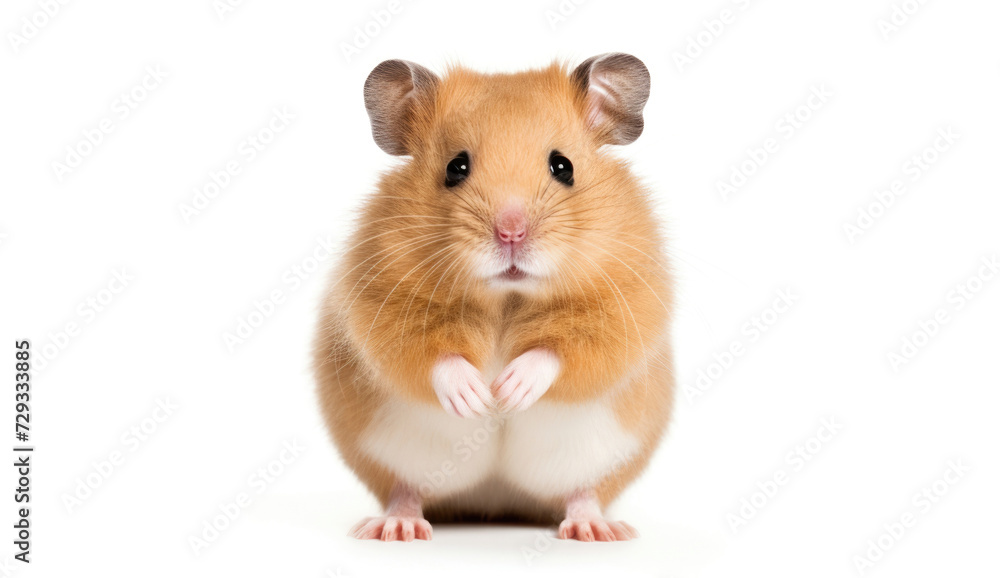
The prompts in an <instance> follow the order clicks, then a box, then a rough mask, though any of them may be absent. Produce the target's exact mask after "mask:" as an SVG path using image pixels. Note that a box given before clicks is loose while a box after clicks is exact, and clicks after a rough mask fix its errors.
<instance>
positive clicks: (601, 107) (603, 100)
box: [587, 74, 614, 128]
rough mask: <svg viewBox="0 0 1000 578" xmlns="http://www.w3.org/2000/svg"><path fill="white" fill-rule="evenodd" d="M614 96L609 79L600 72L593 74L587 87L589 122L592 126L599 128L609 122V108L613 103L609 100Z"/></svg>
mask: <svg viewBox="0 0 1000 578" xmlns="http://www.w3.org/2000/svg"><path fill="white" fill-rule="evenodd" d="M613 98H614V96H613V94H612V93H611V87H610V86H609V85H608V83H607V81H606V80H605V79H603V78H602V77H601V76H600V75H598V74H594V75H591V77H590V86H589V87H587V124H589V125H590V126H591V128H597V127H599V126H600V125H602V124H604V123H605V122H607V120H608V114H607V108H608V105H609V104H611V103H609V102H608V101H610V100H612V99H613Z"/></svg>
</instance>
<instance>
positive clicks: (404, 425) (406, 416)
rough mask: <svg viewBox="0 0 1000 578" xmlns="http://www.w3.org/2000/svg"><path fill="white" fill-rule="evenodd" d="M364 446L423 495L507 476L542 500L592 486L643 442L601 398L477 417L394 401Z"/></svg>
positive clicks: (379, 417)
mask: <svg viewBox="0 0 1000 578" xmlns="http://www.w3.org/2000/svg"><path fill="white" fill-rule="evenodd" d="M361 446H362V448H363V450H364V451H365V453H367V454H368V455H369V456H370V457H371V458H372V459H374V460H375V461H377V462H378V463H380V464H382V465H383V466H385V467H386V468H388V469H389V470H391V471H392V472H393V473H395V474H396V475H397V476H398V477H399V478H400V479H402V480H404V481H406V482H407V483H409V484H411V485H413V486H415V487H417V488H418V489H419V490H420V492H421V494H423V495H424V497H425V498H443V497H446V496H450V495H454V494H456V493H459V492H463V491H468V490H471V489H473V488H484V489H485V488H489V487H491V486H495V482H502V483H503V484H506V485H510V486H513V487H514V488H517V489H520V490H523V491H524V492H526V493H527V494H529V495H531V496H533V497H535V498H538V499H543V500H544V499H553V498H561V497H564V496H566V495H567V494H569V493H571V492H573V491H574V490H578V489H584V488H589V487H592V486H593V485H594V484H596V483H597V482H598V481H599V480H600V479H601V478H602V477H604V476H606V475H607V474H609V473H611V472H613V471H614V470H616V469H617V468H618V466H620V465H621V464H622V463H623V462H624V461H626V460H628V459H629V458H631V457H632V456H634V455H635V454H636V453H637V452H638V450H639V440H638V439H636V438H635V436H633V435H631V434H630V433H628V432H626V431H625V430H624V429H622V427H621V426H620V425H619V424H618V422H617V420H616V419H615V416H614V414H613V412H612V411H611V410H610V409H609V407H608V404H607V403H601V402H592V403H588V404H584V405H569V404H557V403H550V402H545V401H539V402H538V403H536V404H535V405H534V406H532V407H530V408H528V409H527V410H525V411H523V412H520V413H517V414H514V415H512V416H507V417H506V418H500V417H487V418H482V419H478V420H471V419H462V418H458V417H452V416H450V415H448V414H447V413H445V412H444V410H443V409H441V408H438V407H433V406H430V405H424V404H410V403H405V402H402V401H397V400H393V401H388V402H387V403H386V404H385V405H384V406H383V407H381V408H380V409H379V411H378V412H377V413H376V415H375V417H374V419H373V420H372V422H371V424H370V425H369V426H368V428H367V429H366V430H365V431H364V432H363V434H362V440H361ZM478 491H479V490H478V489H477V490H476V492H477V493H478ZM484 491H486V490H484Z"/></svg>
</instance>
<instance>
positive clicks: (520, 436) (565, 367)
mask: <svg viewBox="0 0 1000 578" xmlns="http://www.w3.org/2000/svg"><path fill="white" fill-rule="evenodd" d="M630 58H631V57H630ZM592 60H593V59H592ZM395 62H400V61H395ZM588 62H591V61H588ZM640 66H641V63H640ZM643 72H644V68H643ZM404 74H405V73H404ZM373 76H374V73H373ZM418 76H420V79H421V81H420V83H419V84H420V86H415V87H414V89H413V90H412V91H411V92H412V93H413V94H410V95H409V96H408V98H410V99H411V100H410V101H409V102H408V104H407V106H406V108H405V111H404V113H403V115H402V116H401V117H400V121H399V123H398V124H397V125H394V126H393V127H392V130H393V131H394V132H393V137H394V138H395V139H396V140H394V141H393V143H394V147H395V148H394V151H395V152H396V154H408V155H409V156H410V158H409V159H408V160H407V161H406V162H405V163H404V164H402V165H401V166H399V167H397V168H395V169H392V170H391V171H389V172H388V173H387V174H385V175H383V176H382V178H381V180H380V181H379V184H378V189H377V191H376V192H375V193H374V194H373V195H372V196H371V197H370V198H368V199H367V201H366V202H365V204H364V207H363V210H362V213H361V216H360V220H359V222H358V225H357V229H356V231H355V233H354V236H353V239H352V241H351V242H350V248H349V249H347V251H346V254H345V255H344V258H343V259H342V261H341V263H340V265H339V268H338V270H337V271H336V272H335V274H334V280H333V282H332V283H331V285H330V288H329V291H328V293H327V296H326V298H325V300H324V303H323V309H322V316H321V319H320V323H319V327H318V332H317V336H316V341H315V373H316V378H317V382H318V391H319V397H320V401H321V407H322V411H323V414H324V416H325V419H326V422H327V424H328V426H329V429H330V431H331V433H332V436H333V440H334V442H335V443H336V446H337V447H338V449H339V450H340V453H341V455H342V456H343V458H344V460H345V462H346V463H347V465H348V466H349V467H351V468H352V469H353V470H354V471H355V472H356V473H357V475H358V477H359V478H360V479H361V480H362V481H363V482H364V483H365V484H366V485H367V486H368V487H369V489H370V490H371V491H372V492H373V493H374V494H375V496H377V497H378V499H379V500H380V501H381V502H382V504H383V505H384V506H385V505H389V504H390V502H392V501H393V495H395V494H394V491H396V490H397V489H398V488H400V487H403V486H408V487H415V486H416V487H418V488H419V492H418V493H419V494H420V499H419V501H418V504H419V502H422V504H423V507H424V508H425V509H426V510H427V513H428V514H429V516H428V517H434V518H438V519H444V518H449V519H454V518H462V517H464V518H468V517H472V518H476V519H482V518H490V517H497V518H499V517H509V516H515V517H518V518H523V519H532V520H538V521H543V522H549V523H551V522H553V521H557V520H559V519H562V518H561V516H562V515H563V513H564V512H565V509H566V507H567V503H568V501H569V500H570V497H571V495H572V494H573V492H577V493H578V492H589V493H590V495H593V496H594V497H595V499H596V502H598V503H599V504H600V505H601V506H603V505H605V504H607V503H608V502H609V501H611V500H612V499H614V498H615V497H616V496H617V495H618V494H619V493H620V492H621V491H622V490H623V489H624V488H625V487H626V486H627V485H628V484H629V483H630V482H631V481H632V480H633V479H634V478H635V477H636V476H637V475H638V474H639V473H640V471H641V470H642V469H643V468H644V467H645V466H646V464H647V462H648V460H649V457H650V453H651V452H652V451H653V449H654V448H655V447H656V446H657V444H658V442H659V440H660V438H661V436H662V434H663V432H664V429H665V427H666V424H667V421H668V417H669V414H670V409H671V404H672V397H673V383H674V381H673V374H672V365H671V354H670V347H669V341H668V332H669V321H670V314H671V310H672V291H671V282H670V275H669V271H668V269H667V266H666V262H665V259H664V254H663V252H662V248H661V233H660V229H659V226H658V224H657V223H656V221H655V219H654V215H653V212H652V210H651V206H650V201H649V198H648V194H647V191H646V189H645V188H644V187H643V186H642V185H641V184H640V183H639V182H638V181H637V179H636V178H635V177H634V176H633V175H632V174H631V172H630V171H629V168H628V166H627V164H626V163H625V162H623V161H621V160H619V159H618V158H616V157H615V156H613V155H612V154H610V153H609V152H608V151H607V149H606V148H605V147H604V146H603V145H605V144H608V143H610V142H615V141H614V134H615V130H618V129H616V127H615V124H614V121H615V118H614V117H615V114H616V113H615V110H614V109H613V108H608V109H606V110H603V113H601V111H598V113H595V107H601V106H602V103H601V102H600V100H597V101H595V99H594V94H593V92H592V91H588V90H587V87H586V83H585V82H581V81H580V70H579V69H578V70H577V72H576V73H575V74H574V73H573V72H572V71H570V70H569V69H568V68H567V67H566V66H565V65H561V64H554V65H552V66H550V67H548V68H546V69H543V70H534V71H528V72H521V73H517V74H480V73H476V72H473V71H470V70H467V69H465V68H453V69H451V70H449V71H448V73H447V74H446V75H445V76H444V77H443V78H442V79H440V80H437V81H436V82H427V81H426V71H424V72H422V73H421V75H416V74H415V75H414V78H417V77H418ZM434 78H436V77H434ZM647 78H648V77H647ZM416 84H417V83H415V85H416ZM605 84H607V83H605ZM647 86H648V85H647ZM612 88H613V85H612ZM418 89H420V90H418ZM603 90H604V91H605V92H606V91H607V90H608V89H607V86H604V87H603ZM644 100H645V98H644V97H643V103H644ZM635 112H636V111H632V114H633V116H634V114H635ZM640 112H641V105H640ZM595 119H601V123H602V124H595V122H596V121H595ZM374 120H375V119H374V117H373V123H374ZM632 122H633V124H634V119H633V120H632ZM379 130H388V129H386V128H385V127H382V128H381V129H379ZM630 130H633V132H634V127H633V128H631V129H630ZM638 130H639V131H640V132H641V115H640V117H639V129H638ZM376 138H377V139H378V138H379V135H378V134H377V135H376ZM383 138H385V137H384V136H383ZM381 144H382V143H381V142H380V145H381ZM383 148H385V147H383ZM553 150H558V151H559V152H561V153H562V154H563V155H565V156H566V157H568V158H569V159H571V160H572V163H573V165H574V167H575V184H574V185H573V186H572V187H566V186H564V185H562V184H560V183H559V182H556V181H555V180H553V178H552V176H551V175H550V172H549V167H548V158H549V153H550V151H553ZM460 151H469V153H470V156H471V165H472V171H471V174H470V177H469V178H468V179H467V181H466V182H464V183H462V184H461V185H459V186H457V187H454V188H445V186H444V184H443V175H444V167H445V166H446V164H447V163H448V162H449V160H451V159H452V158H453V157H454V156H455V155H456V153H458V152H460ZM510 202H517V203H520V204H521V206H523V207H525V209H526V212H527V217H528V221H529V223H530V242H531V244H532V245H531V247H532V252H531V255H530V257H528V258H527V259H528V265H529V266H530V268H531V271H532V272H535V273H537V275H534V276H533V277H532V278H531V279H530V280H528V281H525V282H499V281H497V280H496V279H491V278H488V272H489V271H490V270H491V268H496V267H497V265H496V264H495V263H493V262H492V261H491V260H492V259H494V257H493V252H492V251H493V245H494V244H495V239H494V223H495V219H496V216H497V214H498V213H499V212H500V211H501V210H502V209H503V207H504V206H506V205H507V204H509V203H510ZM537 348H544V349H546V350H549V351H551V352H554V353H555V354H556V356H557V357H558V359H559V361H560V366H559V372H558V375H557V377H556V378H555V380H554V381H553V382H552V384H551V387H549V389H548V390H547V391H545V393H544V395H542V397H541V399H540V400H539V401H538V403H536V404H535V405H534V406H532V407H530V408H528V409H526V410H524V411H523V412H519V413H514V414H499V413H496V414H494V416H492V417H490V416H487V417H484V418H480V419H479V420H475V419H473V420H463V419H462V418H459V417H453V416H449V415H448V414H447V413H446V412H445V411H444V409H443V408H442V405H441V402H440V401H439V399H438V396H437V395H436V394H435V390H434V387H433V386H432V373H433V371H434V367H435V364H436V363H437V361H438V360H440V359H441V358H442V357H443V356H449V355H460V356H462V357H464V358H465V359H466V360H468V362H469V363H471V364H472V365H473V366H474V367H475V368H476V369H478V370H479V371H481V372H482V373H483V383H485V384H487V385H489V384H490V382H491V380H492V379H493V378H494V377H495V376H496V375H497V374H499V373H500V370H501V368H503V367H505V366H507V365H508V364H509V363H511V361H512V360H514V359H515V358H517V357H518V356H519V355H521V354H523V353H525V352H527V351H529V350H532V349H537ZM401 411H402V412H403V413H402V414H401V413H400V412H401ZM518 424H524V425H518ZM494 427H495V430H494V431H489V432H488V433H489V435H488V436H487V437H488V440H487V441H485V442H484V443H482V444H476V443H474V444H473V445H476V447H477V449H476V450H475V451H474V456H472V457H471V459H469V460H466V461H463V460H462V457H464V456H465V454H466V451H470V452H472V450H471V449H469V450H466V448H465V447H464V446H461V440H462V439H463V436H468V435H474V434H475V433H476V429H477V428H487V430H490V429H493V428H494ZM513 428H516V429H513ZM556 428H563V429H556ZM574 432H578V435H577V434H575V433H574ZM580 440H583V441H580ZM588 440H589V441H588ZM460 446H461V449H459V448H460ZM379 448H381V449H379ZM433 448H436V449H433ZM519 452H520V453H519ZM544 452H549V454H545V453H544ZM424 454H427V455H424ZM522 455H523V458H522V457H520V456H522ZM587 460H592V464H593V467H591V464H590V463H589V462H587ZM445 461H454V462H455V464H456V465H457V466H459V468H460V473H459V474H449V475H448V476H447V477H448V481H447V483H444V484H441V485H440V486H434V485H433V484H426V483H424V480H425V479H427V478H428V477H435V468H440V467H441V464H443V462H445ZM519 461H520V463H523V467H522V468H519V467H518V464H519ZM469 464H474V465H469ZM461 468H465V469H461ZM421 469H424V470H427V471H423V472H421ZM561 472H562V473H564V474H565V475H564V476H563V477H562V479H560V476H561V475H562V474H561ZM421 474H423V475H421ZM578 483H579V484H583V485H584V486H585V487H577V486H576V484H578ZM421 486H422V487H421ZM477 492H478V495H476V494H477ZM418 509H419V508H418ZM418 530H419V526H418ZM595 531H597V526H595ZM378 532H379V530H375V531H374V534H378ZM615 533H617V531H616V532H615ZM411 534H412V532H411ZM376 537H377V536H376ZM382 537H383V538H384V537H385V536H384V533H383V535H382ZM418 537H419V536H418ZM581 539H582V538H581Z"/></svg>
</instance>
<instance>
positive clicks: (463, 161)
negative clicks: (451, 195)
mask: <svg viewBox="0 0 1000 578" xmlns="http://www.w3.org/2000/svg"><path fill="white" fill-rule="evenodd" d="M467 176H469V153H467V152H465V151H462V152H460V153H458V156H456V157H455V158H453V159H451V162H449V163H448V166H447V167H446V168H445V174H444V186H446V187H449V188H450V187H454V186H455V185H457V184H458V183H461V182H462V181H464V180H465V177H467Z"/></svg>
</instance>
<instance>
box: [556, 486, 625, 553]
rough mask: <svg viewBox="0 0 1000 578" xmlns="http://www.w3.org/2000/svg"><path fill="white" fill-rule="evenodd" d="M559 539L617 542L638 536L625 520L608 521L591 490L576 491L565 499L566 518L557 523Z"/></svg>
mask: <svg viewBox="0 0 1000 578" xmlns="http://www.w3.org/2000/svg"><path fill="white" fill-rule="evenodd" d="M558 536H559V539H560V540H579V541H581V542H594V541H597V542H619V541H623V540H631V539H633V538H638V537H639V532H637V531H636V529H635V528H633V527H632V526H630V525H628V524H626V523H625V522H621V521H619V522H609V521H607V520H605V519H604V517H603V516H602V515H601V507H600V505H599V504H598V503H597V499H596V498H595V497H594V495H593V494H592V493H591V492H577V493H575V494H573V495H572V496H570V498H569V499H568V500H567V501H566V519H565V520H563V521H562V523H561V524H559V533H558Z"/></svg>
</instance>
